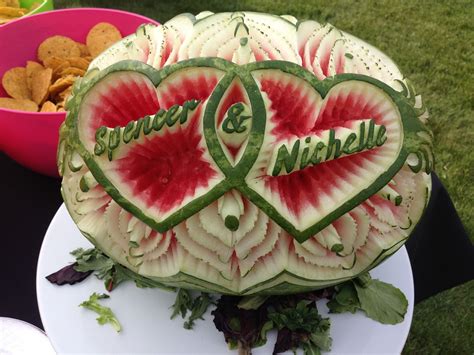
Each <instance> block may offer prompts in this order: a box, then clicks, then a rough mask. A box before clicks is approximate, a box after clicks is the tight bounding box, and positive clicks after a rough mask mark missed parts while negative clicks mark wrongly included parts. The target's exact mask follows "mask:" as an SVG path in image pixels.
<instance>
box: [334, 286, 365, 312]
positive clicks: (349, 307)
mask: <svg viewBox="0 0 474 355" xmlns="http://www.w3.org/2000/svg"><path fill="white" fill-rule="evenodd" d="M327 306H328V308H329V310H330V311H331V313H344V312H350V313H355V312H356V311H357V310H358V309H360V302H359V297H358V296H357V291H356V289H355V286H354V284H353V283H352V282H346V283H343V284H342V285H339V286H336V294H335V295H334V298H333V299H332V300H331V301H329V302H328V303H327Z"/></svg>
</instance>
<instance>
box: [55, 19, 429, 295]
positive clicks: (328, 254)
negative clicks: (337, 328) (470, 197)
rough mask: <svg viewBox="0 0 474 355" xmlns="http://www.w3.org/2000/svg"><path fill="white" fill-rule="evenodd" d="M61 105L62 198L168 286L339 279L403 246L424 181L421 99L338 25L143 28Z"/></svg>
mask: <svg viewBox="0 0 474 355" xmlns="http://www.w3.org/2000/svg"><path fill="white" fill-rule="evenodd" d="M67 107H68V116H67V120H66V122H65V124H64V125H63V127H62V128H61V139H60V147H59V150H58V163H59V170H60V172H61V174H62V176H63V183H62V193H63V197H64V200H65V203H66V206H67V207H68V210H69V212H70V214H71V216H72V218H73V219H74V221H75V222H76V224H77V226H78V228H79V229H80V231H81V232H82V233H83V234H84V235H85V236H86V237H87V238H88V239H89V240H90V241H91V242H92V243H94V244H95V245H96V246H97V247H98V248H99V249H101V250H102V251H103V252H104V253H105V254H107V255H109V256H110V257H111V258H113V259H114V260H116V261H117V262H119V263H121V264H122V265H124V266H126V267H127V268H128V269H130V270H131V271H132V272H133V273H135V275H136V277H145V278H147V279H148V281H149V282H154V283H155V284H156V285H167V286H172V287H185V288H192V289H199V290H205V291H213V292H220V293H226V294H236V295H244V294H256V293H266V294H286V293H294V292H301V291H305V290H310V289H316V288H322V287H327V286H330V285H334V284H337V283H340V282H342V281H345V280H347V279H350V278H353V277H356V276H357V275H359V274H360V273H362V272H364V271H366V270H369V269H371V268H372V267H374V266H376V265H377V264H378V263H380V262H381V261H382V260H383V259H384V258H386V257H387V256H389V255H391V254H393V253H394V252H395V251H396V250H397V249H398V248H399V247H400V246H401V245H402V244H403V243H404V241H405V240H406V239H407V238H408V236H409V235H410V233H411V231H412V230H413V228H414V227H415V225H416V223H417V221H418V220H419V219H420V217H421V215H422V213H423V210H424V208H425V206H426V204H427V201H428V198H429V194H430V178H429V173H430V171H431V169H432V161H433V158H432V153H431V133H430V132H429V130H428V129H427V128H426V126H425V122H426V119H427V113H426V110H425V109H424V106H423V104H422V102H421V98H420V97H419V96H418V95H417V94H416V93H415V91H414V89H413V87H412V85H411V84H410V82H409V81H407V80H406V79H405V78H404V77H403V76H402V74H401V73H400V71H399V70H398V68H397V67H396V65H395V64H394V63H393V62H392V61H391V60H390V59H389V58H388V57H386V56H385V55H384V54H383V53H381V52H380V51H378V50H377V49H375V48H373V47H372V46H370V45H368V44H366V43H365V42H363V41H361V40H359V39H357V38H355V37H353V36H351V35H349V34H347V33H344V32H342V31H339V30H337V29H336V28H334V27H332V26H331V25H329V24H327V25H321V24H319V23H317V22H314V21H305V22H299V23H297V22H296V20H295V19H294V18H292V17H290V16H284V17H279V16H273V15H267V14H260V13H249V12H238V13H222V14H212V13H203V14H200V15H198V16H196V17H194V16H192V15H189V14H185V15H180V16H177V17H175V18H174V19H172V20H170V21H169V22H167V23H165V24H164V25H162V26H158V27H155V26H151V25H145V26H143V27H141V28H139V29H138V30H137V32H136V33H135V34H134V35H131V36H129V37H127V38H125V39H123V40H122V41H121V42H119V43H117V44H116V45H114V46H113V47H111V48H110V49H109V50H107V51H106V52H104V53H103V54H102V55H100V56H99V57H98V58H97V59H96V60H95V61H94V62H93V63H92V64H91V67H90V68H89V71H88V73H87V75H86V76H85V77H84V78H83V79H82V80H81V81H79V82H77V83H76V85H75V87H74V90H73V95H72V97H71V99H70V100H69V102H68V103H67Z"/></svg>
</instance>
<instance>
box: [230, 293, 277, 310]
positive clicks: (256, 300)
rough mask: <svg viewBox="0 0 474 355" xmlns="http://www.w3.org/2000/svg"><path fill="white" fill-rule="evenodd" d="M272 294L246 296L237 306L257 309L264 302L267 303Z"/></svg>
mask: <svg viewBox="0 0 474 355" xmlns="http://www.w3.org/2000/svg"><path fill="white" fill-rule="evenodd" d="M269 297H270V296H266V295H252V296H244V297H242V299H241V300H240V302H239V303H238V304H237V307H239V308H241V309H247V310H248V309H257V308H258V307H260V306H261V305H262V304H264V303H265V301H266V300H267V299H268V298H269Z"/></svg>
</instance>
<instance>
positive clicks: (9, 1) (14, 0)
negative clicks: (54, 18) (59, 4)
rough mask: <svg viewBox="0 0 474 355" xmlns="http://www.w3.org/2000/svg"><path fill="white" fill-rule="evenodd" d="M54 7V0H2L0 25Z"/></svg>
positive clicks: (0, 2)
mask: <svg viewBox="0 0 474 355" xmlns="http://www.w3.org/2000/svg"><path fill="white" fill-rule="evenodd" d="M53 8H54V5H53V0H44V1H41V0H0V26H1V25H4V24H6V23H9V22H12V21H15V20H17V19H19V18H21V17H23V16H28V15H34V14H39V13H40V12H44V11H50V10H52V9H53Z"/></svg>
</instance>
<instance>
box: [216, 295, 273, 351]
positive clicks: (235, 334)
mask: <svg viewBox="0 0 474 355" xmlns="http://www.w3.org/2000/svg"><path fill="white" fill-rule="evenodd" d="M241 300H242V298H241V297H234V296H221V298H220V299H219V300H218V301H217V306H216V309H214V310H213V311H212V313H211V314H212V315H213V316H214V325H215V326H216V328H217V330H219V331H221V332H222V333H223V334H224V339H225V341H226V342H227V343H228V344H229V346H230V347H231V348H232V349H235V348H238V349H239V353H240V354H250V352H251V349H252V348H254V347H258V346H261V345H263V344H265V343H266V340H267V337H266V334H267V331H268V330H270V329H272V328H273V323H272V322H271V321H270V322H269V319H268V318H267V307H266V306H261V307H259V308H258V309H251V310H246V309H241V308H238V306H237V305H238V303H239V302H240V301H241Z"/></svg>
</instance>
